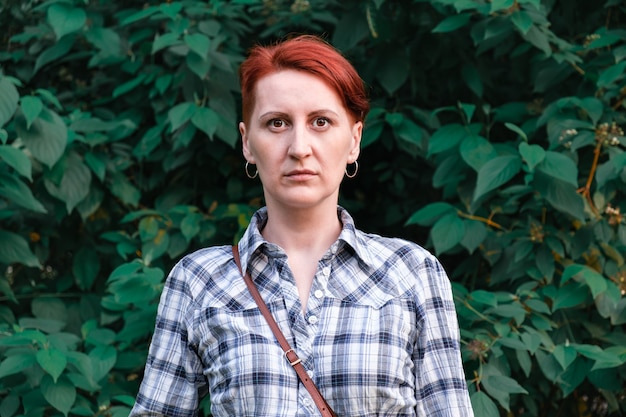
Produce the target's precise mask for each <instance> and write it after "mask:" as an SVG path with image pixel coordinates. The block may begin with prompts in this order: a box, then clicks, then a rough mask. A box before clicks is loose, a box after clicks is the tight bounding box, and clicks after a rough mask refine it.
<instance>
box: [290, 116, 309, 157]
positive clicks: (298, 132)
mask: <svg viewBox="0 0 626 417" xmlns="http://www.w3.org/2000/svg"><path fill="white" fill-rule="evenodd" d="M310 154H311V136H310V132H309V131H308V129H307V127H306V125H304V124H297V125H294V127H293V129H292V131H291V135H290V143H289V156H291V157H292V158H296V159H302V158H305V157H307V156H309V155H310Z"/></svg>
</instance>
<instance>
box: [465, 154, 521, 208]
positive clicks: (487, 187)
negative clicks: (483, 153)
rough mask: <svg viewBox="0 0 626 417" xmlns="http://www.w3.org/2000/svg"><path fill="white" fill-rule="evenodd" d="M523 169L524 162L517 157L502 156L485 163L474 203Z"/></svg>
mask: <svg viewBox="0 0 626 417" xmlns="http://www.w3.org/2000/svg"><path fill="white" fill-rule="evenodd" d="M521 169H522V161H521V159H520V157H519V156H517V155H502V156H498V157H496V158H494V159H492V160H491V161H489V162H487V163H485V164H484V165H483V166H482V167H481V168H480V171H478V178H477V180H476V189H475V190H474V201H477V200H478V199H480V198H481V197H482V196H484V195H485V194H487V193H488V192H489V191H492V190H495V189H496V188H498V187H500V186H501V185H504V184H505V183H507V182H508V181H509V180H510V179H511V178H513V177H514V176H515V175H516V174H517V173H518V172H519V171H520V170H521Z"/></svg>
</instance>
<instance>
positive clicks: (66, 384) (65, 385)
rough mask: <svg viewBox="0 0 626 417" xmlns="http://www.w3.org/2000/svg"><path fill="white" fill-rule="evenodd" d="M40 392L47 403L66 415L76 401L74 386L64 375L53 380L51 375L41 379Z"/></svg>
mask: <svg viewBox="0 0 626 417" xmlns="http://www.w3.org/2000/svg"><path fill="white" fill-rule="evenodd" d="M40 387H41V393H42V394H43V397H44V398H45V399H46V401H48V403H49V404H50V405H51V406H53V407H54V408H56V409H57V410H59V411H60V412H62V413H63V414H64V415H66V416H67V414H68V413H69V411H70V410H71V408H72V406H73V405H74V402H75V401H76V388H75V387H74V384H72V383H71V382H70V381H69V380H68V379H67V378H66V377H61V378H59V380H58V381H56V382H55V381H54V380H53V379H52V377H51V376H49V375H44V377H43V378H42V379H41V385H40Z"/></svg>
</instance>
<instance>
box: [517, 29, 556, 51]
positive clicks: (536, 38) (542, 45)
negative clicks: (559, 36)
mask: <svg viewBox="0 0 626 417" xmlns="http://www.w3.org/2000/svg"><path fill="white" fill-rule="evenodd" d="M522 37H523V38H524V39H526V40H527V41H528V42H530V43H531V44H532V45H534V46H535V47H536V48H538V49H540V50H541V51H542V52H543V53H544V54H545V55H546V56H551V55H552V48H551V47H550V41H549V40H548V35H546V33H545V31H544V30H541V29H539V28H538V27H537V26H535V25H533V26H531V27H530V28H529V29H528V32H526V33H522Z"/></svg>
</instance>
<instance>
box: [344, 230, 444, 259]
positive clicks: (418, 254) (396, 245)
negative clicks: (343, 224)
mask: <svg viewBox="0 0 626 417" xmlns="http://www.w3.org/2000/svg"><path fill="white" fill-rule="evenodd" d="M356 234H357V240H358V242H359V249H360V250H361V251H362V252H363V255H364V256H370V257H371V258H373V260H378V261H382V262H387V261H388V260H390V259H395V260H400V261H402V262H408V263H411V264H414V265H418V264H424V263H428V264H430V263H436V264H439V261H438V260H437V258H436V257H435V256H434V255H433V254H432V253H430V252H429V251H428V250H427V249H424V248H423V247H422V246H420V245H418V244H417V243H415V242H411V241H409V240H405V239H401V238H395V237H384V236H380V235H377V234H374V233H366V232H362V231H359V230H357V232H356Z"/></svg>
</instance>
